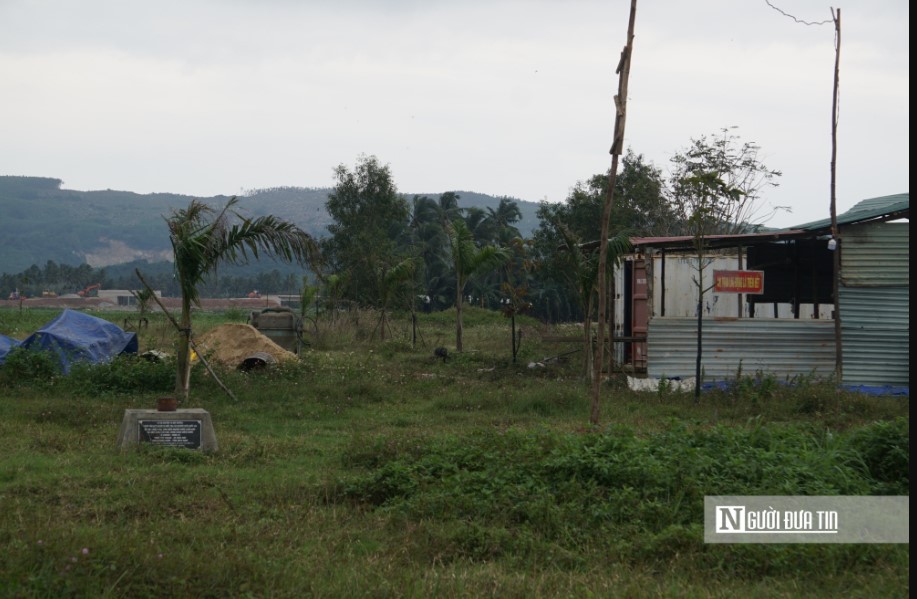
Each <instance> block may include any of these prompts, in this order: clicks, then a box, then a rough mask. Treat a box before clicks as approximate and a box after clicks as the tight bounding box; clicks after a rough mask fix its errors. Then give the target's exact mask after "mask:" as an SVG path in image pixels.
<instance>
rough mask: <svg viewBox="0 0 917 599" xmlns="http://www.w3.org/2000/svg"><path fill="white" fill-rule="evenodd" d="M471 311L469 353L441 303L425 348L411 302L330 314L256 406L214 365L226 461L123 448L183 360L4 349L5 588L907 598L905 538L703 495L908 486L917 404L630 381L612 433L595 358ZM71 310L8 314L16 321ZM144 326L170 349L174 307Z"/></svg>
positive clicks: (216, 413)
mask: <svg viewBox="0 0 917 599" xmlns="http://www.w3.org/2000/svg"><path fill="white" fill-rule="evenodd" d="M469 312H474V314H473V316H472V318H471V319H470V320H468V321H466V326H467V331H466V334H467V337H466V346H467V347H468V348H470V350H469V351H467V352H466V353H465V354H463V355H460V356H454V357H453V358H452V359H450V360H449V361H448V362H446V363H443V362H442V361H440V360H437V359H435V358H434V357H433V356H432V348H433V347H434V346H436V345H445V346H449V347H451V343H452V341H454V339H453V338H452V335H453V334H454V332H453V324H452V322H451V321H450V320H449V319H448V316H444V315H441V314H439V315H429V317H427V315H424V316H423V317H422V319H421V334H422V337H423V342H422V343H420V344H419V345H418V347H417V348H413V347H412V345H411V343H410V342H409V338H410V330H409V326H408V324H407V320H406V319H403V318H402V319H399V320H396V321H395V323H394V324H393V326H392V334H393V335H394V338H393V339H392V338H389V339H386V340H385V341H382V340H381V339H380V338H379V336H378V332H376V334H375V336H374V335H373V331H372V328H373V324H374V318H373V316H374V315H372V314H365V313H364V314H361V315H360V316H359V319H357V318H355V317H354V315H342V316H341V317H340V318H339V319H338V320H337V321H336V322H335V323H334V324H333V325H332V324H331V323H329V322H327V321H326V320H320V330H319V333H318V334H315V333H314V332H313V343H312V344H311V346H310V349H308V350H307V351H305V352H304V353H303V354H302V356H301V360H300V361H299V362H297V363H295V364H292V365H287V366H284V367H282V368H277V369H274V370H272V371H269V372H264V373H250V374H242V373H239V372H222V373H221V378H222V379H223V380H224V382H225V383H226V384H227V385H228V386H229V387H230V388H231V389H232V390H233V392H234V393H235V395H236V397H237V400H232V399H230V398H228V397H227V396H226V395H225V394H224V393H223V392H222V391H221V390H220V389H219V387H218V386H217V385H216V384H215V383H214V382H213V380H212V379H211V378H210V377H209V376H207V375H205V374H204V373H203V371H200V370H197V369H196V370H195V372H194V379H193V382H192V404H193V406H194V407H202V408H205V409H207V410H209V411H210V413H211V414H212V416H213V419H214V425H215V428H216V432H217V436H218V441H219V444H220V451H219V452H217V453H214V454H202V453H196V452H193V451H187V450H177V449H155V448H152V447H149V446H142V447H140V449H138V450H136V451H131V452H127V453H120V452H118V451H117V450H116V448H115V446H114V445H115V439H116V436H117V430H118V426H119V425H120V422H121V417H122V415H123V412H124V410H125V409H127V408H138V407H152V406H153V405H155V398H156V397H157V396H159V395H161V394H162V393H163V392H168V390H169V388H170V385H171V378H170V374H171V370H170V368H171V365H170V364H168V363H166V364H162V365H149V364H141V363H139V362H132V361H118V362H116V363H114V364H112V365H107V366H100V367H94V368H84V369H76V370H75V371H74V373H73V374H71V375H70V376H69V377H59V376H45V375H41V374H35V375H34V376H30V375H29V374H28V373H29V372H32V373H40V372H43V371H42V370H41V368H40V367H42V364H41V363H38V364H37V365H35V364H32V363H25V364H20V366H21V367H22V368H20V369H18V370H16V374H15V376H13V374H11V371H10V369H9V368H8V367H7V366H4V367H0V456H2V457H0V546H3V547H4V548H5V550H4V551H3V552H0V596H2V597H6V596H10V597H96V596H99V597H104V596H108V597H132V598H133V597H164V596H171V597H302V596H319V597H345V596H346V597H387V596H393V597H402V596H410V597H431V596H436V597H479V596H500V597H532V596H542V597H590V596H601V597H685V596H687V597H735V596H747V597H800V596H806V597H809V596H814V597H836V596H845V597H877V596H882V597H904V596H907V595H908V589H909V565H908V558H909V549H908V546H906V545H903V546H893V545H705V544H704V543H703V532H702V512H701V511H700V510H701V508H702V500H703V495H705V494H727V493H728V494H908V493H909V479H908V459H909V426H908V421H909V420H908V419H909V407H908V402H907V398H895V397H866V396H860V395H855V394H850V393H844V392H838V391H836V390H835V389H833V388H831V387H830V386H827V385H825V384H822V383H819V382H818V381H800V384H799V385H798V386H797V387H793V388H785V387H782V386H767V385H765V386H760V385H752V384H743V385H737V386H736V387H735V388H734V389H731V390H728V391H720V392H712V393H706V394H705V395H704V396H703V397H702V400H701V402H700V403H699V404H695V403H694V401H693V396H691V395H690V394H679V393H672V392H663V393H652V394H636V393H632V392H629V391H627V390H626V389H623V388H621V385H620V384H617V383H616V384H610V385H608V386H607V388H606V391H605V394H604V396H603V405H602V421H603V426H601V427H598V428H593V427H591V426H589V425H588V413H589V396H588V387H587V386H586V385H585V384H584V383H583V382H582V381H581V380H580V377H579V375H578V373H577V368H578V365H579V363H578V360H576V359H575V357H576V356H575V355H574V356H573V358H574V359H573V360H571V361H570V362H567V363H552V364H549V365H548V367H546V368H544V369H540V368H539V369H529V368H527V366H526V365H527V363H528V362H529V361H532V360H537V359H541V358H542V357H544V356H547V355H557V354H559V353H561V352H562V351H564V349H566V348H561V349H560V350H558V348H557V346H542V345H540V342H539V341H538V335H537V332H538V328H539V327H540V325H538V324H537V323H533V322H526V323H525V324H524V325H523V326H524V327H525V329H526V336H524V338H523V339H524V341H523V355H522V356H521V357H520V361H519V364H516V365H513V364H512V363H511V361H510V350H509V326H508V322H507V321H506V320H505V319H503V318H502V317H501V316H499V315H494V314H488V313H486V312H484V311H473V310H471V311H469ZM55 314H56V313H50V314H40V315H37V314H31V313H29V311H25V312H24V313H23V314H22V315H20V314H19V313H18V311H0V333H5V334H11V333H13V336H15V337H18V338H23V337H25V334H28V332H30V331H29V328H30V327H31V328H32V329H34V328H37V326H40V325H41V324H43V323H44V322H46V321H47V320H49V319H50V318H51V317H53V316H54V315H55ZM102 316H103V317H105V316H106V315H105V314H102ZM108 317H109V319H110V320H112V321H113V322H120V320H121V319H122V318H123V315H121V314H118V313H112V314H110V315H108ZM230 317H232V315H230ZM225 318H227V317H226V316H225V315H199V316H198V318H196V320H195V330H196V331H198V332H202V331H203V330H205V329H206V328H208V327H210V326H214V325H216V324H218V323H220V322H222V321H223V320H224V319H225ZM469 323H472V324H469ZM16 331H20V332H19V333H16ZM22 332H25V334H22ZM140 337H141V340H140V341H141V350H145V349H151V348H158V349H163V350H166V351H168V350H169V349H170V348H171V343H172V336H171V334H170V332H169V330H168V327H167V326H166V324H165V323H164V322H161V321H160V320H159V319H157V318H154V319H152V322H151V326H150V328H149V329H145V330H142V331H141V332H140ZM26 366H28V367H33V370H28V368H25V367H26ZM23 368H25V369H23ZM84 549H86V552H84V551H83V550H84Z"/></svg>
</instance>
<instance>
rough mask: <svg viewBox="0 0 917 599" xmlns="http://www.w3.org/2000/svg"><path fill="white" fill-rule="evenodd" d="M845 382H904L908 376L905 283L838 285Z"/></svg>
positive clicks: (906, 294)
mask: <svg viewBox="0 0 917 599" xmlns="http://www.w3.org/2000/svg"><path fill="white" fill-rule="evenodd" d="M840 296H841V338H842V340H843V346H844V348H843V349H844V382H845V383H847V384H850V385H904V386H908V385H909V384H910V383H909V380H910V355H911V352H910V321H909V315H908V312H909V311H908V307H909V304H910V297H909V296H910V290H909V289H908V288H907V287H882V288H866V287H860V288H857V287H841V289H840Z"/></svg>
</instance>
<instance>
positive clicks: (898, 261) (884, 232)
mask: <svg viewBox="0 0 917 599" xmlns="http://www.w3.org/2000/svg"><path fill="white" fill-rule="evenodd" d="M841 239H842V245H841V260H842V261H843V264H842V266H841V284H842V285H845V286H848V287H908V286H909V285H910V261H909V256H910V251H909V247H908V246H909V242H910V223H907V222H900V223H869V224H863V225H853V226H849V227H844V229H843V232H842V234H841ZM841 320H843V317H842V318H841Z"/></svg>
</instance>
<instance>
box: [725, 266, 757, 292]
mask: <svg viewBox="0 0 917 599" xmlns="http://www.w3.org/2000/svg"><path fill="white" fill-rule="evenodd" d="M713 290H714V291H716V292H718V293H751V294H759V293H764V271H763V270H714V271H713Z"/></svg>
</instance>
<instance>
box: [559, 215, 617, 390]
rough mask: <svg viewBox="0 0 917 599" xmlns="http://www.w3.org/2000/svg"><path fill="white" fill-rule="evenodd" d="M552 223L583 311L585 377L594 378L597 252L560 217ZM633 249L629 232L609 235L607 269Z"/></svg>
mask: <svg viewBox="0 0 917 599" xmlns="http://www.w3.org/2000/svg"><path fill="white" fill-rule="evenodd" d="M550 223H551V225H552V226H553V227H554V229H555V230H556V231H557V233H558V234H559V236H560V239H561V241H562V246H561V248H559V249H560V250H561V252H560V255H561V256H562V261H563V264H565V266H566V269H565V274H566V277H567V280H568V282H569V284H570V286H571V287H572V288H573V289H574V290H575V292H576V294H575V296H576V299H577V302H578V303H579V308H580V310H581V311H582V313H583V374H584V376H585V378H586V380H591V379H592V369H593V361H592V316H593V313H594V311H595V307H596V302H597V301H598V287H597V285H598V278H599V255H598V251H597V250H588V249H586V248H585V247H584V245H583V243H582V241H581V240H580V239H579V238H578V237H577V236H576V234H575V233H573V232H572V231H570V229H569V228H568V227H567V226H566V225H565V224H563V223H562V222H560V220H559V219H556V218H555V219H551V220H550ZM630 249H631V245H630V234H629V232H628V231H621V232H620V233H618V234H617V235H615V236H614V237H609V238H608V249H607V254H606V256H607V260H606V264H607V268H609V269H612V270H613V269H614V267H615V266H616V265H618V264H620V262H621V260H622V258H623V257H624V255H625V254H626V253H627V252H629V251H630Z"/></svg>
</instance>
